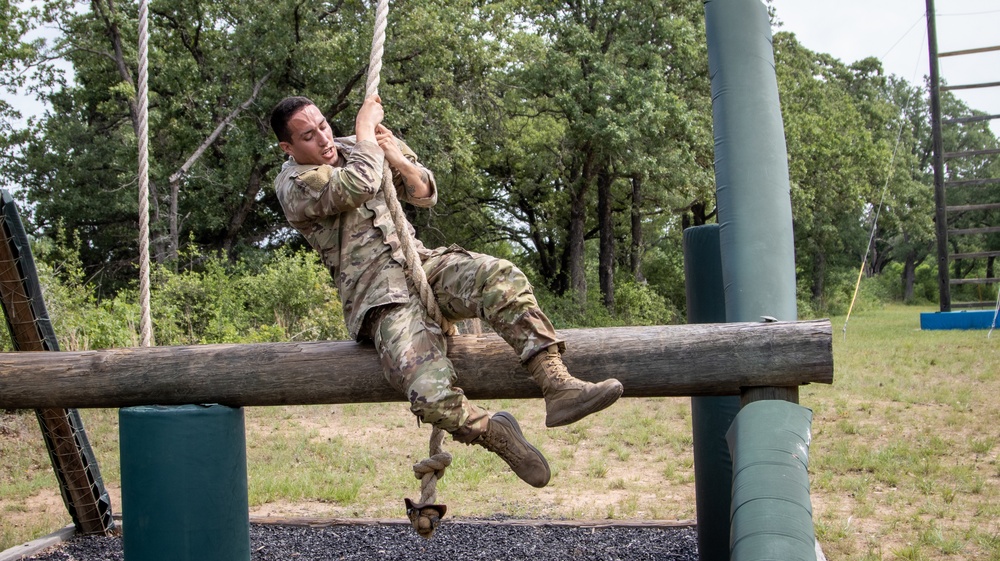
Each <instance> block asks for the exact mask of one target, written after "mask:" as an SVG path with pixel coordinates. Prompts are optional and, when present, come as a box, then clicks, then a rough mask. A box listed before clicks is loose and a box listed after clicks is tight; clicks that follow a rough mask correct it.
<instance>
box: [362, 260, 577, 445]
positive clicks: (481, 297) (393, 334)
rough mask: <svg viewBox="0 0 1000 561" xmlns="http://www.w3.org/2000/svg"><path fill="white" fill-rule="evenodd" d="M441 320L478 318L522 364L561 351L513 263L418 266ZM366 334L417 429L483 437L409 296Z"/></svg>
mask: <svg viewBox="0 0 1000 561" xmlns="http://www.w3.org/2000/svg"><path fill="white" fill-rule="evenodd" d="M423 268H424V271H425V272H426V273H427V280H428V282H429V283H430V285H431V287H432V288H433V290H434V294H435V296H436V298H437V301H438V305H439V306H440V307H441V312H442V314H443V315H444V316H445V318H447V319H448V320H451V321H459V320H462V319H473V318H479V319H482V320H483V321H485V322H487V323H488V324H489V325H490V326H491V327H492V328H493V329H494V331H496V332H497V334H498V335H500V337H502V338H503V339H504V340H505V341H507V343H508V344H510V346H511V347H512V348H513V349H514V351H515V352H516V353H517V355H518V357H519V358H520V359H521V361H522V362H527V360H528V359H530V358H531V357H532V356H534V355H535V354H537V353H539V352H541V351H542V350H544V349H546V348H548V347H549V346H550V345H553V344H558V345H560V346H562V345H563V342H562V340H561V339H559V338H558V337H557V336H556V333H555V329H554V328H553V327H552V323H551V322H550V321H549V319H548V318H547V317H545V314H543V313H542V310H541V309H539V307H538V302H537V301H536V300H535V296H534V294H533V293H532V290H531V285H530V284H529V283H528V279H527V278H526V277H525V276H524V273H522V272H521V270H520V269H518V268H517V267H516V266H514V264H513V263H511V262H510V261H506V260H504V259H498V258H496V257H491V256H489V255H483V254H480V253H472V252H468V251H465V250H463V249H461V248H457V247H453V248H449V249H448V250H444V251H443V252H439V251H436V252H434V253H432V254H431V255H430V256H429V257H427V258H425V260H424V263H423ZM366 333H367V334H368V335H369V336H370V337H371V339H372V340H373V341H374V342H375V349H376V350H377V351H378V354H379V359H380V360H381V362H382V368H383V371H384V372H385V376H386V379H387V380H388V381H389V384H390V385H391V386H392V387H394V388H396V389H398V390H399V391H401V392H403V394H404V395H406V397H407V399H408V400H409V402H410V411H412V412H413V414H414V415H416V416H417V418H419V419H420V420H421V421H423V422H426V423H430V424H432V425H434V426H436V427H438V428H440V429H442V430H444V431H447V432H449V433H451V434H452V435H453V436H454V438H455V440H457V441H459V442H466V443H468V442H471V441H473V440H475V439H476V438H477V437H478V436H479V435H480V434H482V433H483V432H485V430H486V425H487V421H488V420H489V413H488V412H487V411H486V410H485V409H483V408H482V407H479V406H478V405H475V404H473V403H471V402H470V401H469V400H468V399H467V398H466V397H465V394H464V393H463V392H462V390H461V389H460V388H456V387H455V386H454V384H455V382H456V379H457V376H456V374H455V369H454V367H453V366H452V363H451V361H450V360H449V359H448V357H447V339H446V337H445V336H444V335H443V333H442V332H441V328H440V327H439V326H438V325H437V324H436V323H434V322H433V321H431V320H429V319H428V318H427V316H426V312H425V311H424V307H423V304H422V303H421V302H420V299H419V297H418V296H416V291H414V290H411V295H410V301H409V302H408V303H406V304H391V305H388V306H382V307H379V308H377V309H374V310H371V311H370V312H369V314H368V318H367V321H366Z"/></svg>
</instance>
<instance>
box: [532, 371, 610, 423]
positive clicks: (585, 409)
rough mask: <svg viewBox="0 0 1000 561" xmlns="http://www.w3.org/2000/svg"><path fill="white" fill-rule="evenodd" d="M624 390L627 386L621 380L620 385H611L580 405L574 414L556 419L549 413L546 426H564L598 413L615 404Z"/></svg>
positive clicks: (546, 417)
mask: <svg viewBox="0 0 1000 561" xmlns="http://www.w3.org/2000/svg"><path fill="white" fill-rule="evenodd" d="M624 391H625V388H624V387H623V386H622V385H621V383H620V382H619V383H618V385H616V386H611V387H610V388H608V391H606V392H604V393H602V394H599V395H597V396H595V397H594V398H593V399H591V400H590V401H588V402H586V403H584V404H583V405H582V406H580V407H578V408H577V409H576V410H575V411H573V414H571V415H564V416H562V417H556V418H554V419H550V418H549V417H548V415H546V416H545V426H546V427H547V428H550V429H551V428H555V427H564V426H566V425H571V424H573V423H575V422H577V421H579V420H580V419H582V418H584V417H586V416H587V415H591V414H593V413H597V412H598V411H601V410H604V409H607V408H608V407H611V405H613V404H614V402H616V401H618V398H619V397H621V396H622V392H624Z"/></svg>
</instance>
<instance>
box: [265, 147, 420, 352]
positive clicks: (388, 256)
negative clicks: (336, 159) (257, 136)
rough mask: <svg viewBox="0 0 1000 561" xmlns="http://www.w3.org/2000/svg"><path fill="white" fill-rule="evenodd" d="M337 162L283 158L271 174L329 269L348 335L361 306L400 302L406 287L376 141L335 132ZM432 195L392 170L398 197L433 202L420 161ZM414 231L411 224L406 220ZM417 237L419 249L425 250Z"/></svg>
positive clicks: (358, 321) (359, 319) (354, 332)
mask: <svg viewBox="0 0 1000 561" xmlns="http://www.w3.org/2000/svg"><path fill="white" fill-rule="evenodd" d="M334 143H335V144H336V146H337V149H338V150H339V152H340V156H341V160H340V161H341V163H342V167H332V166H329V165H325V164H322V165H300V164H298V163H296V162H295V160H294V159H292V158H289V159H288V161H286V162H285V164H284V165H283V166H282V168H281V172H280V173H279V174H278V177H277V178H276V179H275V180H274V188H275V191H277V194H278V200H279V201H281V207H282V208H283V209H284V211H285V217H286V218H287V219H288V222H289V223H290V224H291V225H292V226H294V227H295V229H297V230H298V231H299V232H301V233H302V235H303V236H305V238H306V240H308V242H309V244H310V245H311V246H312V247H313V248H314V249H315V250H316V251H318V252H319V254H320V258H321V259H322V261H323V264H324V265H326V266H327V267H328V268H329V269H330V274H331V275H332V276H333V279H334V282H335V283H336V285H337V290H338V291H339V292H340V300H341V302H342V303H343V306H344V319H345V320H346V322H347V329H348V331H349V332H350V334H351V336H352V337H354V338H358V337H359V334H360V331H361V325H362V323H363V322H364V319H365V314H366V313H367V312H368V310H369V309H371V308H373V307H375V306H381V305H384V304H389V303H401V302H406V301H407V300H408V299H409V289H408V288H407V284H406V276H405V273H404V272H403V264H404V263H405V258H404V257H403V251H402V249H401V248H400V245H399V238H398V237H397V236H396V230H395V227H394V226H393V223H392V217H391V216H390V215H389V209H388V207H387V206H386V203H385V195H384V193H382V190H381V186H382V170H383V161H384V159H385V157H384V155H383V152H382V149H381V148H379V146H378V145H377V144H375V143H374V142H369V141H362V142H357V143H355V138H354V137H353V136H351V137H345V138H337V139H334ZM399 144H400V149H401V150H402V152H403V154H404V155H405V156H406V158H407V159H409V160H410V161H411V162H413V163H415V164H417V165H418V166H419V165H420V164H419V162H418V161H417V156H416V154H415V153H414V152H413V150H411V149H410V148H409V147H408V146H406V144H404V143H403V142H402V141H400V143H399ZM420 169H421V171H422V172H423V173H424V180H425V181H426V182H427V184H428V185H430V188H431V195H430V196H428V197H426V198H413V197H409V196H408V195H407V194H406V190H405V189H404V188H403V180H402V177H400V176H399V175H398V174H396V173H393V184H394V186H395V187H396V192H397V193H398V195H399V200H400V201H407V202H409V203H411V204H413V205H415V206H419V207H430V206H433V205H434V203H436V202H437V184H436V183H435V181H434V174H433V173H431V172H430V170H428V169H426V168H424V167H423V166H420ZM407 228H409V229H410V231H411V232H412V231H413V226H411V225H410V224H409V223H407ZM415 241H416V247H417V251H418V252H419V253H420V254H421V256H422V257H425V256H426V255H427V254H428V253H429V252H428V250H427V249H426V248H425V247H424V246H423V244H421V243H420V241H419V240H415Z"/></svg>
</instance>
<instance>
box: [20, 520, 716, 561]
mask: <svg viewBox="0 0 1000 561" xmlns="http://www.w3.org/2000/svg"><path fill="white" fill-rule="evenodd" d="M250 552H251V556H250V559H251V561H334V560H344V561H354V560H357V561H360V560H365V561H368V560H372V559H379V560H387V561H406V560H420V561H427V560H451V559H456V560H463V561H465V560H475V559H483V560H490V561H500V560H521V559H524V560H530V561H549V560H552V561H555V560H560V561H562V560H567V559H569V560H580V561H584V560H587V561H589V560H594V561H617V560H622V561H624V560H630V561H644V560H657V561H697V559H698V539H697V533H696V531H695V529H694V528H692V527H670V526H651V527H621V526H607V527H595V526H574V525H547V524H531V525H526V524H508V523H504V521H503V520H489V521H470V523H463V522H461V521H458V522H453V523H445V524H442V526H441V527H440V528H439V529H438V530H437V532H436V533H435V534H434V536H433V537H432V538H431V539H429V540H425V539H423V538H421V537H420V536H418V535H417V534H416V533H415V532H414V531H413V529H412V528H410V527H409V526H406V525H399V524H396V525H384V524H369V525H357V524H352V525H333V526H326V527H308V526H285V525H277V524H256V523H252V524H251V525H250ZM124 558H125V557H124V554H123V552H122V540H121V538H120V537H117V536H111V537H94V536H82V537H76V538H73V539H71V540H69V541H66V542H62V543H60V544H58V545H57V546H54V547H52V548H49V549H48V550H45V551H43V552H41V553H38V554H36V555H34V556H32V557H25V558H24V559H25V561H27V560H34V561H123V560H124Z"/></svg>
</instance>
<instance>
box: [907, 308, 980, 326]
mask: <svg viewBox="0 0 1000 561" xmlns="http://www.w3.org/2000/svg"><path fill="white" fill-rule="evenodd" d="M995 318H996V312H995V311H993V310H966V311H961V312H925V313H922V314H920V329H989V328H990V326H991V325H992V326H993V327H1000V325H997V324H996V323H994V322H995V321H1000V320H996V319H995Z"/></svg>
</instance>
